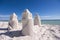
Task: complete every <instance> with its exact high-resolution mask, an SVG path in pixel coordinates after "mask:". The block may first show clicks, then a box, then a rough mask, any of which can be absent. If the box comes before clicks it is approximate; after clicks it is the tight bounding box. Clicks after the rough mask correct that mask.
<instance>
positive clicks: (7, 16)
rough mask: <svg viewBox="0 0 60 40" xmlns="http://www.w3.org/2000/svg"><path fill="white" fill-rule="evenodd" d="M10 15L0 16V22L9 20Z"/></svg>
mask: <svg viewBox="0 0 60 40" xmlns="http://www.w3.org/2000/svg"><path fill="white" fill-rule="evenodd" d="M9 18H10V15H0V20H9Z"/></svg>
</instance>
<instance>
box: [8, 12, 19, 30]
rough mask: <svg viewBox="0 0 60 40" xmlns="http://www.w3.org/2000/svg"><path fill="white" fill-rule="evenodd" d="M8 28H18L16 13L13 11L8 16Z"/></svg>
mask: <svg viewBox="0 0 60 40" xmlns="http://www.w3.org/2000/svg"><path fill="white" fill-rule="evenodd" d="M8 26H9V29H11V30H12V29H17V28H18V19H17V15H16V14H15V13H13V14H12V15H11V16H10V20H9V24H8Z"/></svg>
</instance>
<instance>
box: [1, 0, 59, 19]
mask: <svg viewBox="0 0 60 40" xmlns="http://www.w3.org/2000/svg"><path fill="white" fill-rule="evenodd" d="M27 8H28V9H29V11H30V12H31V13H32V14H33V16H34V15H35V13H38V14H39V15H40V16H41V19H60V0H0V20H7V19H9V16H10V15H11V14H13V13H14V12H15V13H16V14H17V16H18V19H21V16H22V12H23V11H24V10H25V9H27Z"/></svg>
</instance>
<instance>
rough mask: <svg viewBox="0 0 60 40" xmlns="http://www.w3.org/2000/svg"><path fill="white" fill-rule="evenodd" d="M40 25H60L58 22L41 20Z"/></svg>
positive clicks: (59, 21)
mask: <svg viewBox="0 0 60 40" xmlns="http://www.w3.org/2000/svg"><path fill="white" fill-rule="evenodd" d="M42 24H53V25H60V20H42Z"/></svg>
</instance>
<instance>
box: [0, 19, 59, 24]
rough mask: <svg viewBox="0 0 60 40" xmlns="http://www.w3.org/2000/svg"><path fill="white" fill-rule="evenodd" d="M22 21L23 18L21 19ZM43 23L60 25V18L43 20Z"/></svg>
mask: <svg viewBox="0 0 60 40" xmlns="http://www.w3.org/2000/svg"><path fill="white" fill-rule="evenodd" d="M0 22H8V20H0ZM19 22H21V20H19ZM41 23H42V24H52V25H60V20H41Z"/></svg>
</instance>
